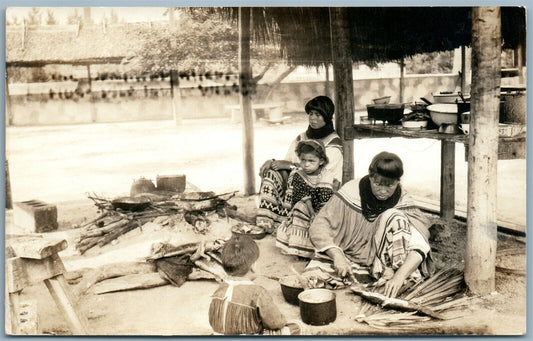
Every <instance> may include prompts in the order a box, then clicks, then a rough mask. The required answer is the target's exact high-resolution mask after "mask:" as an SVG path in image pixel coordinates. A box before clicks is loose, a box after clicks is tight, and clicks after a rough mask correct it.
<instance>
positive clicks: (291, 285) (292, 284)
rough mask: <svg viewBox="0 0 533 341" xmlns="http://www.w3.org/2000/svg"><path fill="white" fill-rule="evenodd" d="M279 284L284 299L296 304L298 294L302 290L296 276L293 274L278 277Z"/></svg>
mask: <svg viewBox="0 0 533 341" xmlns="http://www.w3.org/2000/svg"><path fill="white" fill-rule="evenodd" d="M279 285H280V287H281V293H282V294H283V298H285V301H287V302H288V303H290V304H293V305H298V304H299V302H300V301H299V300H298V295H299V294H300V293H301V292H303V291H304V288H303V287H302V285H301V284H300V281H299V280H298V277H296V276H294V275H293V276H286V277H283V278H280V279H279Z"/></svg>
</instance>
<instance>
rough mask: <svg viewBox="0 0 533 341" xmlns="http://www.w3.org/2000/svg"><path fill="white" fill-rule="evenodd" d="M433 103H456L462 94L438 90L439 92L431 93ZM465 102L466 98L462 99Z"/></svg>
mask: <svg viewBox="0 0 533 341" xmlns="http://www.w3.org/2000/svg"><path fill="white" fill-rule="evenodd" d="M432 96H433V99H434V100H435V103H458V102H459V100H460V99H461V97H462V96H463V94H461V96H459V93H453V92H451V91H444V92H440V93H439V94H432ZM464 98H466V97H463V99H464ZM463 102H466V100H463Z"/></svg>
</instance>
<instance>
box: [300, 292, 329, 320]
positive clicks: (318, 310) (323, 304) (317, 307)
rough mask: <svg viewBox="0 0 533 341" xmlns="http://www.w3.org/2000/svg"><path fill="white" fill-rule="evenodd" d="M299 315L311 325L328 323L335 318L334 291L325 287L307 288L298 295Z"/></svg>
mask: <svg viewBox="0 0 533 341" xmlns="http://www.w3.org/2000/svg"><path fill="white" fill-rule="evenodd" d="M298 300H299V301H300V304H299V305H300V316H301V318H302V321H303V322H304V323H307V324H310V325H313V326H323V325H326V324H329V323H331V322H333V321H335V319H336V318H337V302H336V300H335V293H334V292H332V291H330V290H327V289H308V290H304V291H303V292H301V293H300V294H299V295H298Z"/></svg>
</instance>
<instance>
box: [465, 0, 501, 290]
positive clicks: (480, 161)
mask: <svg viewBox="0 0 533 341" xmlns="http://www.w3.org/2000/svg"><path fill="white" fill-rule="evenodd" d="M500 85H501V10H500V7H488V6H487V7H474V8H473V9H472V92H471V94H472V97H471V98H472V99H471V108H470V109H471V122H470V134H469V137H468V141H469V149H470V153H469V155H468V199H467V245H466V256H465V281H466V284H467V285H468V287H469V289H470V290H471V291H472V292H473V293H475V294H488V293H491V292H492V291H494V289H495V285H496V284H495V272H496V269H495V265H496V247H497V226H498V225H497V222H496V218H497V215H496V212H497V205H496V202H497V170H498V111H499V105H500V99H499V97H500Z"/></svg>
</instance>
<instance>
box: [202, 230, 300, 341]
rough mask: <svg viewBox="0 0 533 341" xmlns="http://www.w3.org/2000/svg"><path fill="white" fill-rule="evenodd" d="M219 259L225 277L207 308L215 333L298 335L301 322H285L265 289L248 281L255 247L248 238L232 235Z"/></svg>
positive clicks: (252, 275) (253, 260)
mask: <svg viewBox="0 0 533 341" xmlns="http://www.w3.org/2000/svg"><path fill="white" fill-rule="evenodd" d="M221 258H222V265H223V267H224V270H225V271H226V273H227V274H228V275H229V277H228V278H227V279H226V280H225V281H224V282H223V283H222V284H221V285H220V286H219V287H218V289H217V290H216V291H215V292H214V293H213V295H212V301H211V305H210V307H209V323H210V324H211V327H212V328H213V330H214V331H215V332H216V333H219V334H226V335H235V334H268V335H301V333H302V327H301V324H300V323H298V322H293V323H287V320H286V319H285V317H284V316H283V314H282V313H281V312H280V311H279V309H278V307H277V306H276V305H275V304H274V301H273V300H272V297H271V296H270V295H269V293H268V292H267V291H266V289H265V288H263V287H262V286H260V285H257V284H255V283H254V282H252V279H253V277H254V272H255V269H256V261H257V259H258V258H259V247H258V246H257V243H256V242H255V241H254V240H253V239H252V238H251V237H249V236H233V237H232V238H231V239H230V240H228V241H227V242H226V243H225V244H224V246H223V249H222V254H221Z"/></svg>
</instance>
